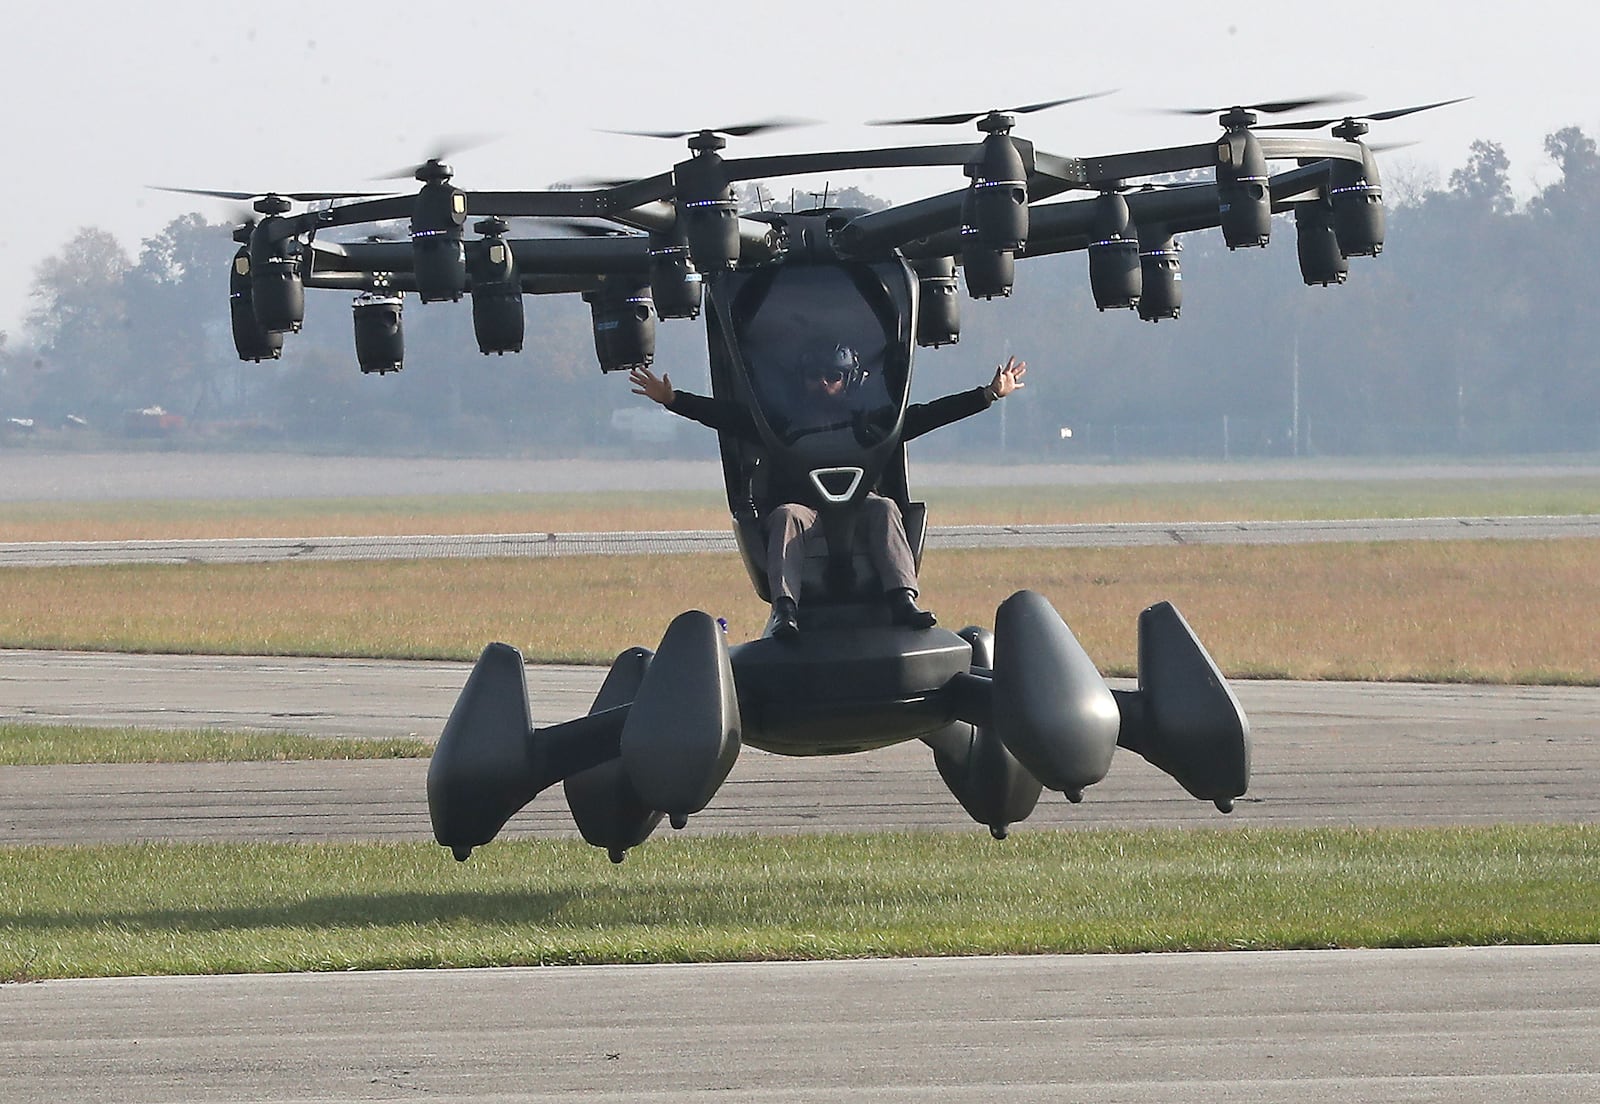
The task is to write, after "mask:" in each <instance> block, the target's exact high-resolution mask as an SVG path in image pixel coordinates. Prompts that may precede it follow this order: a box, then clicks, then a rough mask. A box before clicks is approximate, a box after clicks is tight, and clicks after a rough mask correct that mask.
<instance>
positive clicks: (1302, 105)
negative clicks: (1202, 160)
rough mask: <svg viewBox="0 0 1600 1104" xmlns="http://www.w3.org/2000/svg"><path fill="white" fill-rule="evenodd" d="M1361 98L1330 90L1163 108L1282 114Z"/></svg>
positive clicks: (1209, 112)
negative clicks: (1291, 97) (1287, 97)
mask: <svg viewBox="0 0 1600 1104" xmlns="http://www.w3.org/2000/svg"><path fill="white" fill-rule="evenodd" d="M1361 98H1362V97H1361V96H1358V95H1356V94H1355V93H1354V92H1330V93H1327V94H1326V95H1322V96H1306V97H1303V98H1301V99H1297V100H1265V101H1263V102H1261V103H1251V104H1224V105H1222V106H1221V107H1169V108H1163V109H1162V110H1163V111H1164V113H1165V114H1168V115H1218V114H1221V113H1224V112H1234V111H1260V112H1262V113H1263V114H1267V115H1282V114H1283V113H1284V112H1286V111H1304V110H1305V109H1306V108H1308V107H1322V106H1323V105H1328V104H1339V103H1352V102H1354V101H1356V100H1359V99H1361Z"/></svg>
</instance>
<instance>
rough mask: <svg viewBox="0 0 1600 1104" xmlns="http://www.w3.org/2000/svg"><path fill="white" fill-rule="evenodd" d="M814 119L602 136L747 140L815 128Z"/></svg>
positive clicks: (632, 131) (782, 119) (788, 119)
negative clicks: (713, 136)
mask: <svg viewBox="0 0 1600 1104" xmlns="http://www.w3.org/2000/svg"><path fill="white" fill-rule="evenodd" d="M816 122H817V121H816V120H815V119H792V118H786V117H783V116H779V117H777V118H773V119H763V120H761V121H759V122H754V123H735V124H734V125H732V126H725V127H701V128H700V129H698V130H605V129H603V128H602V129H601V131H600V133H602V134H622V135H626V136H628V137H630V138H668V139H671V138H692V137H694V136H695V135H696V134H726V135H727V136H728V137H730V138H748V137H749V136H750V135H752V134H762V133H764V132H766V131H769V130H787V129H789V128H790V127H803V126H815V125H816Z"/></svg>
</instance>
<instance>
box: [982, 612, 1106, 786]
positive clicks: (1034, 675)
mask: <svg viewBox="0 0 1600 1104" xmlns="http://www.w3.org/2000/svg"><path fill="white" fill-rule="evenodd" d="M994 637H995V639H994V690H993V695H994V696H993V707H992V719H993V723H994V731H995V735H997V736H999V737H1000V739H1001V741H1002V742H1003V743H1004V744H1005V746H1006V748H1007V750H1009V751H1010V752H1011V754H1013V755H1014V756H1016V758H1017V761H1018V762H1019V763H1021V764H1022V765H1023V766H1024V767H1025V768H1027V770H1028V772H1029V773H1030V774H1032V775H1033V776H1034V777H1035V778H1037V779H1039V781H1041V782H1043V783H1044V784H1045V785H1046V786H1048V787H1050V789H1052V790H1060V791H1062V792H1063V793H1065V794H1067V795H1068V796H1069V797H1076V796H1079V795H1081V794H1082V791H1083V789H1084V787H1086V786H1090V785H1093V784H1094V783H1096V782H1098V781H1100V780H1101V779H1102V778H1104V777H1105V775H1106V771H1107V770H1108V769H1109V768H1110V766H1111V756H1112V754H1113V753H1114V752H1115V751H1116V747H1117V729H1118V726H1119V724H1120V723H1121V718H1120V715H1119V713H1118V711H1117V702H1116V699H1115V698H1114V697H1113V696H1112V694H1111V688H1110V687H1108V686H1107V685H1106V683H1105V680H1104V679H1102V678H1101V677H1100V672H1099V671H1098V670H1096V669H1095V665H1094V662H1093V661H1092V660H1091V659H1090V658H1089V657H1088V655H1087V654H1086V653H1085V652H1084V650H1083V647H1082V645H1080V644H1079V643H1078V640H1077V638H1076V637H1074V636H1073V635H1072V630H1071V629H1069V628H1067V625H1066V622H1065V621H1063V620H1062V619H1061V615H1060V614H1058V613H1057V612H1056V611H1055V609H1054V608H1053V607H1052V606H1051V605H1050V603H1049V602H1048V601H1047V600H1046V599H1045V598H1044V597H1043V596H1042V595H1039V594H1036V593H1034V592H1033V591H1031V590H1019V591H1018V592H1017V593H1015V594H1013V595H1012V596H1011V597H1010V598H1007V599H1006V600H1005V601H1004V602H1002V603H1001V604H1000V608H999V609H998V610H997V611H996V612H995V628H994Z"/></svg>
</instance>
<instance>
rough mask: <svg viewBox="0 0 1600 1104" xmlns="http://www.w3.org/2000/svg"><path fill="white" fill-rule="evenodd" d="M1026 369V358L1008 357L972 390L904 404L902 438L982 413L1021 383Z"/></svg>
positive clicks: (906, 438) (916, 435) (918, 435)
mask: <svg viewBox="0 0 1600 1104" xmlns="http://www.w3.org/2000/svg"><path fill="white" fill-rule="evenodd" d="M1027 370H1028V364H1027V362H1026V361H1022V360H1018V359H1017V358H1016V357H1007V358H1006V362H1005V363H1004V364H1002V365H1000V367H998V368H996V369H995V370H994V379H992V380H990V381H989V382H988V383H986V384H984V385H983V386H982V387H974V388H973V389H972V390H971V391H957V392H956V393H955V394H953V395H946V396H944V397H943V398H941V399H934V400H933V401H932V402H925V403H915V404H913V405H912V406H908V407H906V420H905V429H904V431H903V432H902V433H901V439H902V440H905V441H909V440H911V439H912V438H913V437H920V436H922V435H923V434H924V433H927V432H929V431H931V430H935V429H938V428H939V427H940V426H946V425H949V424H950V423H951V422H956V421H960V420H961V419H962V418H970V417H971V416H972V415H974V414H978V413H981V412H982V411H985V410H987V409H989V407H990V406H991V405H992V404H994V403H996V402H998V401H999V400H1001V399H1003V398H1005V397H1006V396H1007V395H1009V394H1011V392H1013V391H1015V390H1016V389H1017V388H1019V387H1021V386H1022V377H1023V375H1024V374H1025V373H1026V372H1027Z"/></svg>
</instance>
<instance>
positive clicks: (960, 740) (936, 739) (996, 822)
mask: <svg viewBox="0 0 1600 1104" xmlns="http://www.w3.org/2000/svg"><path fill="white" fill-rule="evenodd" d="M956 635H957V636H959V637H961V639H963V640H965V641H966V642H967V643H968V644H970V645H971V646H972V666H973V668H974V669H975V670H981V671H984V672H987V671H989V670H991V669H992V668H993V666H994V634H993V633H991V632H989V631H988V630H987V629H981V628H978V627H976V626H972V625H969V626H968V627H966V628H964V629H962V630H961V631H960V632H958V633H957V634H956ZM991 708H992V705H991ZM923 742H924V743H926V744H927V745H928V746H929V747H930V748H932V749H933V762H934V765H935V766H937V767H938V768H939V776H940V777H941V778H943V779H944V784H945V785H946V786H948V787H949V788H950V792H951V793H952V794H954V795H955V798H956V800H957V801H959V802H961V807H962V808H963V809H965V810H966V811H967V814H968V815H969V816H971V817H972V819H973V820H975V821H977V822H978V823H979V824H982V825H986V826H987V827H988V829H989V834H990V835H992V836H994V838H995V839H1005V838H1006V835H1007V834H1008V832H1009V831H1010V828H1011V825H1013V824H1017V823H1020V822H1021V821H1024V820H1026V819H1027V818H1028V817H1029V815H1030V814H1032V812H1033V810H1034V807H1035V806H1036V805H1038V803H1039V794H1040V792H1041V790H1043V788H1044V787H1043V784H1042V783H1040V781H1039V780H1038V779H1037V778H1035V777H1034V776H1033V775H1031V774H1029V773H1028V771H1027V769H1026V768H1025V767H1023V765H1022V764H1021V763H1019V762H1017V759H1016V756H1014V755H1012V754H1011V752H1009V751H1008V750H1006V746H1005V744H1004V743H1002V742H1001V741H1000V738H999V737H998V736H996V735H995V734H994V731H993V729H992V728H984V727H981V726H979V725H975V724H971V723H969V722H967V721H954V722H952V723H951V724H949V725H947V726H946V727H944V728H943V729H940V730H939V731H938V732H935V733H933V734H932V735H929V736H924V737H923Z"/></svg>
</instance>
